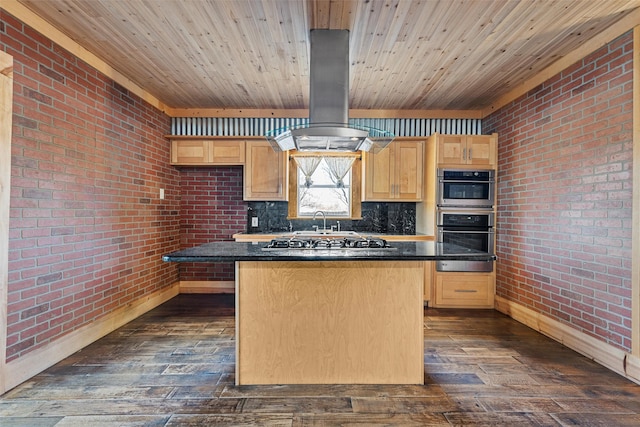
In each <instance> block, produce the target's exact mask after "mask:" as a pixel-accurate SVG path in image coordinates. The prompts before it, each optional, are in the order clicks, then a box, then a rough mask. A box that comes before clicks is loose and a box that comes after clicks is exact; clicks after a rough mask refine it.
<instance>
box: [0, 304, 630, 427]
mask: <svg viewBox="0 0 640 427" xmlns="http://www.w3.org/2000/svg"><path fill="white" fill-rule="evenodd" d="M424 323H425V355H424V362H425V383H426V384H425V385H424V386H416V385H409V386H407V385H397V386H393V385H382V386H380V385H333V386H332V385H326V386H285V385H280V386H242V387H236V386H235V385H234V300H233V296H232V295H180V296H178V297H176V298H174V299H173V300H171V301H169V302H168V303H166V304H164V305H162V306H160V307H158V308H156V309H155V310H152V311H151V312H149V313H147V314H145V315H144V316H142V317H140V318H138V319H136V320H135V321H133V322H131V323H129V324H127V325H126V326H124V327H122V328H120V329H118V330H117V331H115V332H113V333H111V334H109V335H108V336H106V337H105V338H103V339H101V340H99V341H97V342H95V343H94V344H92V345H90V346H88V347H87V348H85V349H83V350H82V351H79V352H78V353H76V354H74V355H73V356H71V357H69V358H67V359H65V360H64V361H62V362H60V363H58V364H57V365H55V366H53V367H51V368H50V369H48V370H46V371H45V372H43V373H42V374H40V375H37V376H36V377H34V378H32V379H31V380H29V381H27V382H25V383H24V384H22V385H20V386H18V387H16V388H15V389H13V390H11V391H9V392H7V393H6V394H5V395H3V396H2V397H0V425H2V426H12V427H13V426H54V425H55V426H103V425H104V426H111V425H127V426H133V425H145V426H202V425H204V426H208V425H234V426H241V425H261V426H326V425H367V426H371V425H386V426H396V425H419V426H439V425H472V426H479V425H487V426H489V425H490V426H527V425H535V426H607V427H609V426H638V425H640V386H638V385H636V384H634V383H632V382H630V381H628V380H626V379H624V378H622V377H621V376H619V375H617V374H615V373H613V372H611V371H608V370H607V369H605V368H603V367H601V366H600V365H598V364H596V363H595V362H593V361H591V360H588V359H586V358H584V357H582V356H580V355H579V354H577V353H575V352H573V351H571V350H569V349H567V348H565V347H563V346H561V345H560V344H558V343H556V342H554V341H552V340H550V339H548V338H546V337H544V336H543V335H540V334H538V333H536V332H534V331H532V330H531V329H529V328H527V327H525V326H523V325H521V324H519V323H517V322H515V321H513V320H511V319H509V318H508V317H506V316H504V315H502V314H500V313H498V312H495V311H492V310H435V309H425V317H424Z"/></svg>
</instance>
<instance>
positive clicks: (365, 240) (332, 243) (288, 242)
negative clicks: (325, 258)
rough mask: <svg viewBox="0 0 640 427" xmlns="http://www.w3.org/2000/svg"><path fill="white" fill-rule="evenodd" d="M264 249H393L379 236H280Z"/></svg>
mask: <svg viewBox="0 0 640 427" xmlns="http://www.w3.org/2000/svg"><path fill="white" fill-rule="evenodd" d="M264 249H392V247H391V246H390V245H389V244H388V243H387V241H386V240H384V239H382V238H379V237H361V236H356V237H340V238H337V237H332V238H326V237H323V238H316V237H313V238H300V237H278V238H275V239H272V240H271V241H270V242H269V243H268V244H267V246H266V247H265V248H264Z"/></svg>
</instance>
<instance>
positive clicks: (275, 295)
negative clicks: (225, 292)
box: [236, 261, 424, 385]
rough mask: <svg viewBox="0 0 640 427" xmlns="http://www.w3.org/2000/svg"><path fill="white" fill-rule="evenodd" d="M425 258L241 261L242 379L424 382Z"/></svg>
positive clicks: (238, 377)
mask: <svg viewBox="0 0 640 427" xmlns="http://www.w3.org/2000/svg"><path fill="white" fill-rule="evenodd" d="M423 264H424V263H423V262H422V261H359V262H345V261H333V262H311V261H310V262H291V261H290V262H280V261H265V262H259V261H255V262H254V261H241V262H237V263H236V268H237V274H236V384H238V385H243V384H424V330H423V322H424V313H423V309H424V307H423V292H424V289H423V286H424V270H423V268H424V265H423Z"/></svg>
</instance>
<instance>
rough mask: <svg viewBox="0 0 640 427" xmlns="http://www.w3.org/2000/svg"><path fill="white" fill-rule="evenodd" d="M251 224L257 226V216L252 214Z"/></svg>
mask: <svg viewBox="0 0 640 427" xmlns="http://www.w3.org/2000/svg"><path fill="white" fill-rule="evenodd" d="M251 226H252V227H257V226H258V217H257V216H254V217H252V218H251Z"/></svg>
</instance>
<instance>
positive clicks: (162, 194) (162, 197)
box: [160, 188, 164, 200]
mask: <svg viewBox="0 0 640 427" xmlns="http://www.w3.org/2000/svg"><path fill="white" fill-rule="evenodd" d="M160 200H164V188H161V189H160Z"/></svg>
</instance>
